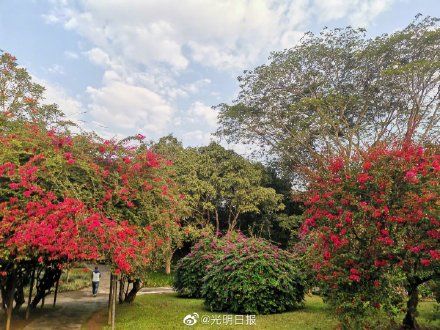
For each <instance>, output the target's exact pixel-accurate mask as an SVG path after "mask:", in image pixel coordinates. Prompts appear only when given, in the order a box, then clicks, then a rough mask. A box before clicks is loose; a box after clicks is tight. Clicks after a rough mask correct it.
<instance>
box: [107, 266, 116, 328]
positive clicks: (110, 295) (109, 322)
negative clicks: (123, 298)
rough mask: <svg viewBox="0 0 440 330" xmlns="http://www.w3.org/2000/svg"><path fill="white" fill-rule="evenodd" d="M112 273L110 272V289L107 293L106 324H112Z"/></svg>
mask: <svg viewBox="0 0 440 330" xmlns="http://www.w3.org/2000/svg"><path fill="white" fill-rule="evenodd" d="M113 289H114V288H113V274H110V291H109V293H108V319H107V325H111V324H112V306H113V304H112V298H113Z"/></svg>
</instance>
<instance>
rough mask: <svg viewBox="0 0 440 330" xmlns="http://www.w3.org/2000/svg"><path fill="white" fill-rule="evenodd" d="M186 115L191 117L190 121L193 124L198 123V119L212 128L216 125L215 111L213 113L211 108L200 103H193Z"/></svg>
mask: <svg viewBox="0 0 440 330" xmlns="http://www.w3.org/2000/svg"><path fill="white" fill-rule="evenodd" d="M188 114H189V116H191V117H192V118H191V119H192V120H193V121H194V122H200V119H202V120H203V121H205V122H206V123H208V125H210V126H212V127H215V126H216V125H217V111H215V110H214V109H213V108H211V107H208V106H206V105H205V104H203V103H202V102H199V101H196V102H194V103H193V104H192V105H191V107H190V109H189V111H188ZM194 117H195V118H194Z"/></svg>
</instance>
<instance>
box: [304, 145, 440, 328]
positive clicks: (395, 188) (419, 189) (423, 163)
mask: <svg viewBox="0 0 440 330" xmlns="http://www.w3.org/2000/svg"><path fill="white" fill-rule="evenodd" d="M439 183H440V155H439V153H438V150H436V149H433V148H431V149H424V148H421V147H418V146H414V145H409V144H405V145H403V146H393V147H385V146H376V147H374V148H371V149H370V150H367V151H366V152H363V153H359V154H358V155H357V156H356V157H354V158H353V159H351V160H350V162H348V163H347V162H345V161H344V160H342V159H335V160H333V161H331V162H330V163H329V166H328V170H327V171H324V172H319V173H316V174H315V175H314V177H313V178H312V180H311V184H310V185H309V188H308V192H307V201H306V204H307V208H308V209H307V211H306V214H305V218H306V219H305V221H304V224H303V226H302V236H303V239H304V241H303V242H302V245H303V246H307V245H308V246H309V248H308V250H307V251H306V254H307V259H308V262H309V264H310V268H311V269H313V270H314V272H315V274H316V278H317V280H318V281H319V282H320V286H321V288H322V290H323V291H324V294H325V296H326V299H327V301H328V302H329V303H330V304H331V306H333V307H334V308H335V309H336V313H337V315H338V316H339V317H340V318H341V320H342V321H343V323H344V324H349V325H350V326H353V327H355V326H363V325H364V324H363V323H364V322H365V319H366V317H367V316H368V315H371V314H374V313H376V312H377V311H381V310H382V311H385V312H387V313H388V314H389V315H390V316H393V315H395V314H396V313H397V312H398V311H399V310H400V308H401V307H402V306H401V305H400V302H401V301H402V299H403V298H404V297H403V295H402V294H401V293H403V292H405V291H406V293H407V297H406V300H407V306H406V316H405V319H404V325H405V326H406V327H408V328H411V329H412V328H415V327H416V321H415V316H416V312H417V304H418V290H419V286H420V285H422V284H423V283H425V282H428V281H431V280H435V279H438V278H439V276H440V248H439V247H440V218H439V217H440V213H439V205H440V200H439V189H440V186H439ZM305 242H306V243H307V244H305ZM399 288H402V290H399ZM399 292H401V293H400V294H399Z"/></svg>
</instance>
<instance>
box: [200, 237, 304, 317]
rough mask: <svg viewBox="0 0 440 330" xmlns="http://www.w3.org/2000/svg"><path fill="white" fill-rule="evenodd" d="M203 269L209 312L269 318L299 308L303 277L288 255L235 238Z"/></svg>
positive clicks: (257, 242) (262, 243)
mask: <svg viewBox="0 0 440 330" xmlns="http://www.w3.org/2000/svg"><path fill="white" fill-rule="evenodd" d="M221 250H222V251H221V253H218V254H216V259H215V260H213V261H212V262H210V263H209V265H208V266H207V267H206V269H207V274H206V276H205V277H204V278H203V288H202V296H203V298H205V305H206V307H207V308H209V309H210V310H211V311H223V312H230V313H243V314H271V313H282V312H285V311H290V310H293V309H295V308H298V307H300V306H302V302H303V300H304V292H305V284H304V276H303V275H302V273H301V272H300V271H299V270H298V267H297V262H296V261H295V260H294V258H293V257H292V255H290V254H289V253H288V252H286V251H284V250H281V249H279V248H277V247H276V246H274V245H272V244H270V243H269V242H267V241H265V240H263V239H255V238H246V237H244V236H238V237H237V239H236V240H235V241H233V242H228V243H227V244H224V245H223V246H222V249H221Z"/></svg>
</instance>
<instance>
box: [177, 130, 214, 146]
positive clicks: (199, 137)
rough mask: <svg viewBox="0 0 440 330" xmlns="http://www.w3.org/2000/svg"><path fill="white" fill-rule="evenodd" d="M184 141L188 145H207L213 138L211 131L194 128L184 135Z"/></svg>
mask: <svg viewBox="0 0 440 330" xmlns="http://www.w3.org/2000/svg"><path fill="white" fill-rule="evenodd" d="M182 139H183V142H184V143H185V144H188V145H206V144H209V142H210V141H211V140H212V137H211V133H207V132H204V131H202V130H194V131H189V132H187V133H184V134H183V135H182Z"/></svg>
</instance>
